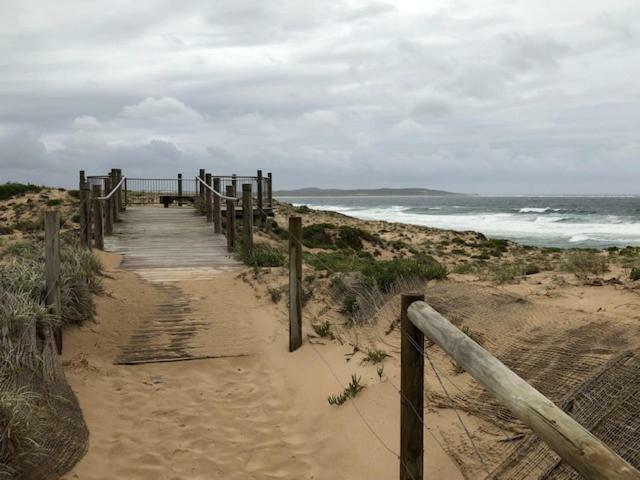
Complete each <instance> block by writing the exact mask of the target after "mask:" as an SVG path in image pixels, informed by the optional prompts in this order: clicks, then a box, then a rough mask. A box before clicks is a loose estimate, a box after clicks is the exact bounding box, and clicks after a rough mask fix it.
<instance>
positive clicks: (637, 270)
mask: <svg viewBox="0 0 640 480" xmlns="http://www.w3.org/2000/svg"><path fill="white" fill-rule="evenodd" d="M629 278H630V279H631V280H633V281H634V282H635V281H636V280H640V267H633V268H632V269H631V272H630V273H629Z"/></svg>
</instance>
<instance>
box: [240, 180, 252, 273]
mask: <svg viewBox="0 0 640 480" xmlns="http://www.w3.org/2000/svg"><path fill="white" fill-rule="evenodd" d="M251 195H252V193H251V184H250V183H245V184H243V185H242V233H243V236H242V251H243V254H244V261H245V263H247V264H248V263H249V262H250V261H251V257H252V255H253V201H252V200H253V199H252V198H251Z"/></svg>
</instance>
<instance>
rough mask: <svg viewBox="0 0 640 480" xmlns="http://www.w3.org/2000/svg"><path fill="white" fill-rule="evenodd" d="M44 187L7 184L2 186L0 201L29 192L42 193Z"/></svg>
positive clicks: (0, 186)
mask: <svg viewBox="0 0 640 480" xmlns="http://www.w3.org/2000/svg"><path fill="white" fill-rule="evenodd" d="M43 188H44V187H41V186H39V185H33V184H31V183H27V184H24V183H14V182H7V183H5V184H3V185H0V200H6V199H7V198H11V197H13V196H16V195H21V194H23V193H27V192H33V193H38V192H40V191H42V189H43Z"/></svg>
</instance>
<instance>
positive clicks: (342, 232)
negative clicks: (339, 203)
mask: <svg viewBox="0 0 640 480" xmlns="http://www.w3.org/2000/svg"><path fill="white" fill-rule="evenodd" d="M363 241H366V242H369V243H371V244H373V245H377V246H381V245H382V244H383V242H382V239H381V238H380V237H379V236H378V235H375V234H372V233H369V232H367V231H366V230H363V229H361V228H357V227H350V226H348V225H341V226H340V228H339V229H338V233H337V237H336V245H337V246H338V248H351V249H352V250H357V251H360V250H362V248H363V243H362V242H363Z"/></svg>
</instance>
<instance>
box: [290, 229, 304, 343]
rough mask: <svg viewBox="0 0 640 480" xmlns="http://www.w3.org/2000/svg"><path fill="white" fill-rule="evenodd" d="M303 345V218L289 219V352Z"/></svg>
mask: <svg viewBox="0 0 640 480" xmlns="http://www.w3.org/2000/svg"><path fill="white" fill-rule="evenodd" d="M301 345H302V218H301V217H289V351H290V352H293V351H295V350H297V349H298V348H300V346H301Z"/></svg>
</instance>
